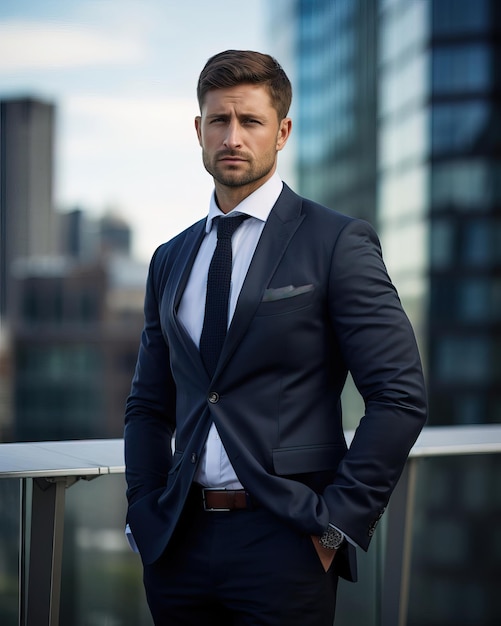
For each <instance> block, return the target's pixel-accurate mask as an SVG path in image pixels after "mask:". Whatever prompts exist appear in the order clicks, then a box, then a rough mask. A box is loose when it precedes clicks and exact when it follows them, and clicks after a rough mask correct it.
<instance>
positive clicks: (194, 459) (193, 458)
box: [191, 452, 197, 463]
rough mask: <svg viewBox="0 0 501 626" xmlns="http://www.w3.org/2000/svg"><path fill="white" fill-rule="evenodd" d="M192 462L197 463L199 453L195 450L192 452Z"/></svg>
mask: <svg viewBox="0 0 501 626" xmlns="http://www.w3.org/2000/svg"><path fill="white" fill-rule="evenodd" d="M191 462H192V463H196V462H197V455H196V453H195V452H192V453H191Z"/></svg>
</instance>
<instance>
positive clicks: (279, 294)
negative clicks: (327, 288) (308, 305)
mask: <svg viewBox="0 0 501 626" xmlns="http://www.w3.org/2000/svg"><path fill="white" fill-rule="evenodd" d="M313 289H314V287H313V285H311V284H308V285H300V286H299V287H294V285H286V286H285V287H275V288H273V287H270V288H269V289H266V291H265V292H264V296H263V302H273V301H274V300H283V299H284V298H293V297H294V296H299V295H301V294H302V293H308V292H309V291H313Z"/></svg>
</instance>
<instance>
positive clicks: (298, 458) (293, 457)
mask: <svg viewBox="0 0 501 626" xmlns="http://www.w3.org/2000/svg"><path fill="white" fill-rule="evenodd" d="M345 453H346V445H344V444H322V445H318V446H294V447H293V448H275V449H274V450H272V454H273V467H274V469H275V471H276V473H277V474H284V475H286V474H304V473H307V472H321V471H324V470H335V469H336V468H337V466H338V465H339V462H340V461H341V459H342V458H343V456H344V455H345Z"/></svg>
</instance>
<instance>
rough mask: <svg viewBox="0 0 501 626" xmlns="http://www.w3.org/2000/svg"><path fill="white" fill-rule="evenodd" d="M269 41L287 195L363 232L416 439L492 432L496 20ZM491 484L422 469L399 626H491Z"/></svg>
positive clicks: (472, 471)
mask: <svg viewBox="0 0 501 626" xmlns="http://www.w3.org/2000/svg"><path fill="white" fill-rule="evenodd" d="M269 29H270V33H271V35H272V36H271V37H270V42H273V44H272V48H271V49H272V51H273V52H274V53H275V54H276V56H277V57H278V59H279V60H280V61H281V62H282V63H283V65H284V67H285V68H286V69H288V68H289V67H291V68H293V72H292V78H293V80H294V84H295V86H296V89H295V105H294V106H295V109H294V111H293V115H294V117H295V121H296V125H295V133H296V143H295V146H294V149H295V154H296V168H297V181H298V187H297V188H298V191H299V192H300V193H302V194H303V195H306V196H308V197H310V198H313V199H315V200H317V201H319V202H321V203H323V204H326V205H327V206H330V207H331V208H333V209H337V210H340V211H341V212H343V213H348V214H351V215H354V216H356V217H362V218H364V219H367V220H368V221H370V222H371V223H373V224H374V226H375V227H376V229H377V231H378V233H379V235H380V238H381V242H382V247H383V254H384V258H385V262H386V265H387V267H388V270H389V273H390V275H391V277H392V279H393V281H394V283H395V284H396V286H397V288H398V291H399V293H400V296H401V299H402V302H403V305H404V308H405V309H406V311H407V313H408V315H409V317H410V319H411V321H412V324H413V326H414V329H415V331H416V334H417V338H418V343H419V346H420V350H421V354H422V357H423V362H424V366H425V373H426V378H427V385H428V395H429V405H430V414H429V421H428V424H429V425H430V426H440V425H465V424H481V423H499V422H501V324H500V320H501V116H500V113H501V71H500V68H501V52H500V50H501V3H499V2H498V1H497V0H330V1H327V0H295V1H291V2H288V1H287V0H283V2H280V1H277V2H276V3H274V7H273V10H272V11H271V15H270V25H269ZM283 30H287V31H288V35H287V36H285V35H284V34H280V35H279V34H278V33H279V31H283ZM284 42H286V44H287V45H283V44H284ZM278 44H281V45H278ZM350 402H351V401H349V402H345V401H344V402H343V410H344V414H345V415H346V425H347V426H349V427H351V426H353V425H355V424H356V421H357V418H359V416H360V415H361V413H358V414H357V412H356V411H355V410H352V407H351V406H350ZM362 410H363V408H362ZM500 484H501V465H500V462H499V456H498V457H496V456H494V455H493V456H489V455H485V456H484V457H483V458H482V457H480V456H471V457H469V458H468V459H454V458H452V457H451V458H442V459H423V460H422V461H421V462H420V470H419V474H418V477H417V496H416V500H415V502H414V510H413V523H414V535H413V553H412V563H411V575H410V592H409V597H408V606H407V609H408V610H407V613H406V621H405V623H406V624H407V625H408V626H422V625H423V624H426V625H427V626H473V625H475V626H479V625H480V624H481V625H482V626H490V625H494V624H497V623H498V621H499V615H500V614H501V612H500V611H501V597H500V596H499V589H498V587H499V581H500V580H501V569H500V563H501V535H500V529H499V522H498V520H499V519H500V516H501V499H500V497H499V493H500V492H501V491H500V488H499V485H500ZM388 540H390V541H391V537H390V538H388ZM372 551H373V548H372V547H371V550H370V552H369V554H371V553H372ZM359 552H361V551H359ZM361 556H362V557H363V558H362V559H361V567H360V570H361V572H364V571H365V570H366V568H367V563H366V562H364V559H365V555H361ZM376 571H377V570H376ZM367 588H369V593H370V584H368V585H367ZM366 590H367V589H358V590H356V591H355V592H353V605H354V606H357V605H356V598H358V603H359V604H360V603H362V604H364V605H365V603H367V602H368V600H367V594H366ZM376 591H377V590H376ZM351 593H352V592H351V591H347V590H346V588H343V589H342V590H341V593H340V600H341V603H342V604H343V603H345V602H346V597H347V595H348V601H352V597H351V595H350V594H351ZM376 596H377V593H376ZM369 602H370V601H369ZM357 609H358V606H357ZM376 613H377V611H372V612H368V615H367V619H366V620H365V621H364V622H363V623H366V624H373V623H377V619H376V622H374V619H375V618H374V617H373V616H374V614H376ZM343 614H344V613H343ZM346 614H347V615H349V612H346Z"/></svg>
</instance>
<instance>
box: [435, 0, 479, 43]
mask: <svg viewBox="0 0 501 626" xmlns="http://www.w3.org/2000/svg"><path fill="white" fill-rule="evenodd" d="M431 7H432V13H431V19H432V31H433V34H434V35H466V34H473V33H481V32H485V31H486V30H488V28H489V26H490V20H489V0H473V2H472V0H433V2H432V3H431Z"/></svg>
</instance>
